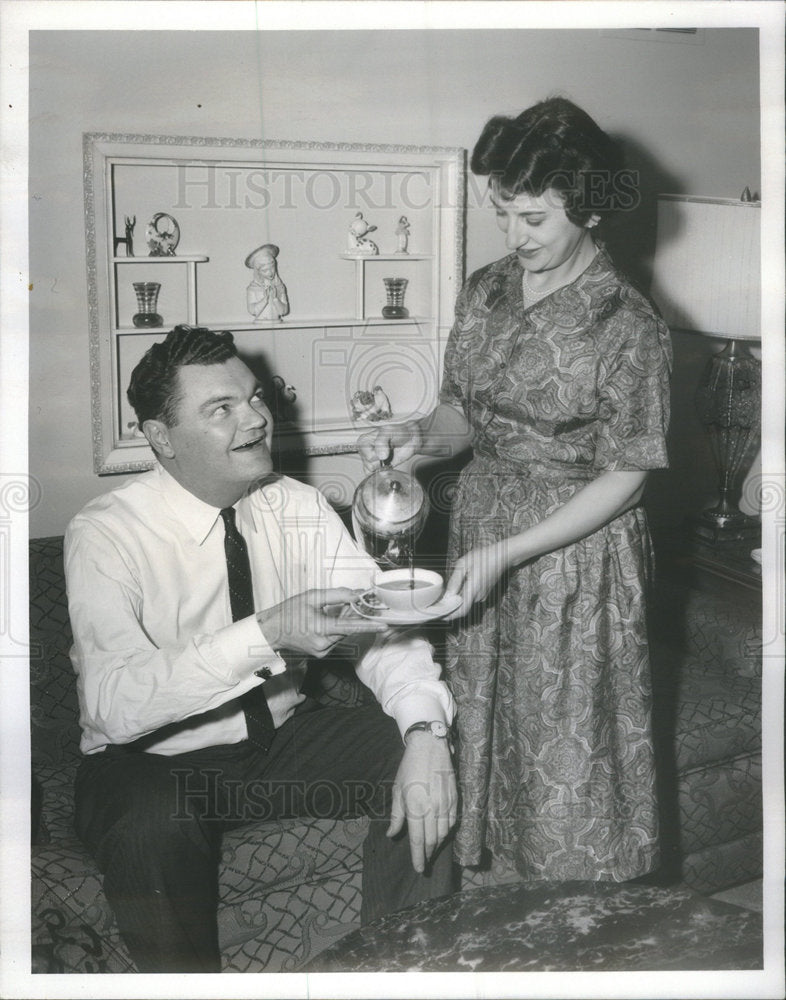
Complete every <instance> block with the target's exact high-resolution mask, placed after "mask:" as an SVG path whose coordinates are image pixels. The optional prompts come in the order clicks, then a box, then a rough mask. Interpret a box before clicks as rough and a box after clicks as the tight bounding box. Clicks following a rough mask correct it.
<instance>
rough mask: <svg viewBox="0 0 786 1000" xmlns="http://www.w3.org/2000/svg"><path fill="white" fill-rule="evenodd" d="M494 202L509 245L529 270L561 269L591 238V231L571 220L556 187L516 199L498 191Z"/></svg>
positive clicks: (522, 264) (499, 223)
mask: <svg viewBox="0 0 786 1000" xmlns="http://www.w3.org/2000/svg"><path fill="white" fill-rule="evenodd" d="M491 202H492V204H493V205H494V209H495V211H496V213H497V225H498V226H499V228H500V229H501V230H502V232H503V233H504V234H505V244H506V246H507V248H508V250H511V251H515V253H516V255H517V256H518V260H519V263H520V264H521V266H522V267H523V268H524V270H525V271H533V272H541V271H554V270H558V269H559V268H560V267H561V266H562V265H563V264H565V263H566V262H568V261H570V260H571V259H572V258H573V256H574V255H575V253H576V251H577V250H578V248H579V247H580V246H581V245H582V243H583V242H584V241H585V240H589V239H590V234H589V231H588V229H586V228H585V227H584V226H577V225H576V224H575V223H573V222H571V221H570V219H569V218H568V217H567V215H566V214H565V203H564V200H563V198H562V195H561V194H560V193H559V191H555V190H554V188H547V189H546V191H544V192H543V194H541V195H537V196H535V195H529V194H519V195H516V197H515V198H504V197H503V196H502V194H501V193H500V192H499V191H498V190H494V191H492V194H491Z"/></svg>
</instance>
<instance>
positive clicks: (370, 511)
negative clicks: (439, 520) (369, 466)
mask: <svg viewBox="0 0 786 1000" xmlns="http://www.w3.org/2000/svg"><path fill="white" fill-rule="evenodd" d="M425 501H426V496H425V493H424V491H423V487H422V486H421V485H420V483H419V482H418V481H417V479H415V477H414V476H411V475H410V474H409V473H407V472H402V471H401V470H400V469H391V468H382V469H377V470H376V471H375V472H372V473H371V475H370V476H367V477H366V478H365V479H364V480H363V482H362V483H361V484H360V485H359V486H358V488H357V491H356V493H355V508H356V512H357V513H358V515H359V517H360V518H361V519H362V520H365V521H366V522H367V523H368V522H371V523H373V524H375V525H377V526H380V527H382V528H384V529H387V530H390V529H391V528H394V527H402V528H403V527H406V526H407V524H408V523H409V522H410V521H413V520H415V519H416V518H417V517H418V516H419V515H420V514H421V512H422V510H423V506H424V504H425Z"/></svg>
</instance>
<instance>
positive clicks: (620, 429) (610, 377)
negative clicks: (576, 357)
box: [594, 308, 672, 472]
mask: <svg viewBox="0 0 786 1000" xmlns="http://www.w3.org/2000/svg"><path fill="white" fill-rule="evenodd" d="M612 322H613V324H614V332H615V336H614V343H615V344H616V345H617V349H616V350H613V351H610V357H611V361H610V363H609V365H608V367H607V369H606V370H605V372H604V373H603V377H602V378H601V382H600V386H599V392H600V406H599V416H600V427H599V431H598V435H597V439H596V445H595V461H594V468H595V470H596V471H598V472H608V471H612V470H621V469H627V470H646V469H665V468H667V467H668V464H669V463H668V453H667V449H666V434H667V431H668V425H669V403H670V400H669V391H670V386H669V383H670V376H671V359H672V355H671V341H670V338H669V331H668V328H667V327H666V325H665V323H663V322H662V320H660V319H658V317H657V316H655V314H654V313H652V312H649V311H647V310H645V309H644V308H631V309H623V310H620V311H619V312H618V313H617V314H616V315H615V316H614V319H613V321H612Z"/></svg>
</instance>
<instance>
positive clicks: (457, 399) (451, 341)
mask: <svg viewBox="0 0 786 1000" xmlns="http://www.w3.org/2000/svg"><path fill="white" fill-rule="evenodd" d="M469 298H470V292H469V283H467V284H465V285H464V287H463V288H462V289H461V291H460V292H459V294H458V297H457V299H456V307H455V320H454V323H453V329H452V330H451V331H450V336H449V337H448V342H447V344H446V345H445V357H444V360H443V368H442V370H443V375H442V385H441V387H440V390H439V401H440V403H448V404H450V405H451V406H455V407H457V408H458V409H460V410H463V409H464V402H465V399H466V392H465V386H464V384H463V383H464V382H465V381H466V380H465V379H462V378H461V371H462V368H464V367H466V365H464V366H462V365H461V363H460V361H459V357H460V355H461V353H462V352H461V351H460V340H461V331H462V329H463V328H464V327H465V326H466V321H467V314H468V309H469Z"/></svg>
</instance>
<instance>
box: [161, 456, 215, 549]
mask: <svg viewBox="0 0 786 1000" xmlns="http://www.w3.org/2000/svg"><path fill="white" fill-rule="evenodd" d="M154 471H155V472H156V473H157V474H158V480H159V483H160V485H161V493H162V494H163V497H164V500H165V501H166V504H167V506H168V507H169V509H170V510H171V511H172V513H173V514H174V515H175V517H176V518H177V520H178V521H179V522H180V523H181V524H182V525H183V527H184V528H185V529H186V530H187V531H188V532H189V534H190V535H191V536H192V538H193V539H194V541H195V542H196V543H197V545H201V544H202V542H204V540H205V539H206V538H207V536H208V535H209V534H210V532H211V530H212V528H213V525H214V524H215V523H216V520H217V518H218V515H219V508H218V507H213V506H212V504H209V503H205V501H204V500H200V499H199V497H196V496H194V494H193V493H191V492H190V491H189V490H187V489H186V488H185V487H184V486H181V485H180V483H179V482H178V481H177V480H176V479H175V478H174V476H172V475H171V474H170V473H169V472H167V470H166V469H165V468H164V467H163V466H162V465H159V464H158V463H157V464H156V466H155V469H154Z"/></svg>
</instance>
